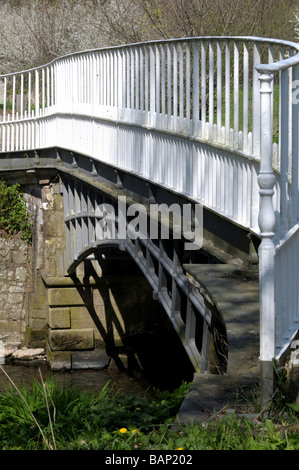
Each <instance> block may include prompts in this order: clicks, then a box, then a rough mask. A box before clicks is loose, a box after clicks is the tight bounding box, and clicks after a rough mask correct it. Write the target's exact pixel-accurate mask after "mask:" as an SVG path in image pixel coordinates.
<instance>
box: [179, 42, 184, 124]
mask: <svg viewBox="0 0 299 470" xmlns="http://www.w3.org/2000/svg"><path fill="white" fill-rule="evenodd" d="M184 85H185V83H184V49H183V43H182V42H180V44H179V119H180V131H182V129H183V119H184Z"/></svg>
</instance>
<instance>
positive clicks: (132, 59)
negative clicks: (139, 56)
mask: <svg viewBox="0 0 299 470" xmlns="http://www.w3.org/2000/svg"><path fill="white" fill-rule="evenodd" d="M130 55H131V57H130V60H131V74H130V78H131V82H130V90H131V92H130V95H131V103H130V108H131V110H132V111H133V110H134V108H135V57H134V49H130ZM131 116H132V114H131Z"/></svg>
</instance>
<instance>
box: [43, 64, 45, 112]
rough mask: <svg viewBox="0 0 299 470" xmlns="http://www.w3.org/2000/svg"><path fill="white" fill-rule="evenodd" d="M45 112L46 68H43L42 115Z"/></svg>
mask: <svg viewBox="0 0 299 470" xmlns="http://www.w3.org/2000/svg"><path fill="white" fill-rule="evenodd" d="M44 114H45V69H42V115H43V116H44Z"/></svg>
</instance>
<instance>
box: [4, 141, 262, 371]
mask: <svg viewBox="0 0 299 470" xmlns="http://www.w3.org/2000/svg"><path fill="white" fill-rule="evenodd" d="M0 167H1V173H2V176H3V177H4V178H5V179H7V180H8V181H10V182H15V181H17V182H19V183H20V184H22V185H23V187H24V188H26V186H27V187H28V186H30V185H31V186H32V185H41V187H43V186H45V185H46V186H47V185H57V188H58V189H56V191H58V192H59V193H60V194H63V199H64V225H65V233H66V235H65V247H66V248H65V250H64V257H62V256H61V253H60V254H59V255H58V256H59V258H60V261H59V263H57V270H56V273H55V276H56V278H57V279H58V280H60V281H57V282H56V281H55V280H54V277H55V276H54V277H53V275H52V277H51V276H50V277H51V279H50V280H49V273H43V278H44V283H45V284H47V282H48V285H47V288H48V289H51V283H52V284H53V285H52V287H53V286H54V285H55V286H56V287H57V286H58V285H59V283H60V284H61V279H63V278H65V279H69V280H70V281H69V282H71V284H72V287H75V289H77V291H81V292H83V293H84V292H88V289H87V287H88V286H87V285H86V284H84V282H83V283H82V278H80V276H79V275H78V268H79V267H80V265H81V264H82V262H84V261H86V260H91V259H95V260H96V259H97V258H99V257H100V256H101V254H103V253H105V250H107V248H109V247H110V248H113V249H115V248H116V249H117V250H119V252H120V253H121V252H122V253H124V252H126V253H127V254H128V255H130V257H131V258H132V259H133V260H134V261H135V262H136V264H137V266H138V268H139V269H140V271H141V272H142V273H143V275H144V277H145V278H146V279H147V281H148V283H149V285H150V287H151V289H152V291H153V297H154V299H155V300H156V301H158V302H159V303H160V304H161V305H162V306H163V308H164V310H165V312H166V313H167V315H168V318H169V320H170V322H171V324H172V326H173V328H174V329H175V331H176V332H177V334H178V337H179V338H180V340H181V342H182V344H183V346H184V348H185V350H186V352H187V354H188V356H189V360H190V362H191V364H192V367H193V369H194V371H195V372H201V373H202V372H207V371H208V370H209V364H210V365H211V363H214V366H215V367H214V368H213V367H212V368H211V367H210V370H209V372H211V371H212V369H213V371H214V372H215V371H218V372H219V371H220V372H222V373H223V372H227V371H228V370H229V372H230V373H232V374H238V373H239V374H240V373H242V374H243V373H245V370H246V367H247V366H246V365H245V364H247V365H248V367H247V370H248V372H250V373H251V372H252V370H253V369H252V370H251V371H249V369H250V368H254V367H255V365H256V363H257V356H258V313H259V310H258V302H257V300H258V282H257V278H256V274H257V248H258V245H259V240H258V238H257V237H256V236H255V235H254V234H252V233H250V232H248V231H246V230H244V229H243V228H242V227H239V226H237V225H236V224H233V223H231V222H229V221H228V220H227V219H225V218H223V217H220V216H219V215H217V214H216V213H214V212H212V211H210V210H208V209H206V208H204V209H203V245H202V247H201V249H200V250H192V251H184V248H183V243H182V240H176V239H175V240H174V239H173V238H170V239H169V240H157V241H150V240H148V239H147V240H138V239H137V240H132V239H126V240H125V241H120V242H117V243H116V242H115V240H109V239H106V240H105V241H103V242H102V243H98V242H96V240H93V241H92V240H91V239H90V237H89V235H85V234H86V233H87V231H86V230H87V228H88V225H90V224H91V225H93V227H95V220H96V217H95V208H96V205H99V204H104V203H109V204H111V205H112V206H113V207H116V205H117V201H118V199H119V197H125V198H126V202H127V205H128V206H129V205H130V204H132V203H139V204H143V205H144V206H148V205H149V204H158V205H159V204H162V203H164V204H167V205H168V206H171V205H172V204H178V205H179V206H180V207H182V205H183V204H186V203H190V204H191V205H194V201H191V200H189V199H188V198H187V197H185V196H184V195H182V194H178V193H174V192H173V191H170V190H168V189H167V188H164V187H161V186H158V185H156V184H153V183H150V182H148V181H146V180H144V179H142V178H141V177H138V176H136V175H134V174H130V173H126V172H124V171H121V170H119V169H117V168H114V167H113V166H111V165H106V164H103V163H100V162H96V161H94V160H92V159H91V158H89V157H87V156H84V155H80V154H74V153H72V152H69V151H66V150H63V149H57V148H55V149H46V150H41V151H34V152H27V153H26V154H24V153H16V152H15V153H12V154H10V155H6V154H5V155H4V154H1V155H0ZM90 201H92V204H91V206H90V205H88V204H90ZM78 208H79V210H78ZM91 208H93V209H91ZM83 209H84V210H85V212H84V210H83ZM83 212H84V213H83ZM211 267H212V271H211ZM248 273H249V274H248ZM248 276H249V277H248ZM212 281H214V282H212ZM55 282H56V284H55ZM249 285H250V286H252V287H250V289H249V291H248V288H249ZM60 287H61V286H60ZM64 287H65V286H64ZM233 288H234V289H235V293H234V294H232V295H230V294H231V293H232V292H233ZM240 292H242V295H241V294H240ZM244 292H245V295H244ZM246 292H247V294H248V295H247V294H246ZM223 293H226V295H225V296H224V297H223V296H222V294H223ZM227 294H229V295H227ZM81 297H82V296H81ZM83 297H84V296H83ZM249 305H250V307H248V306H249ZM61 307H62V305H56V306H55V308H61ZM248 308H249V309H251V311H250V312H248ZM240 313H241V315H240ZM238 318H239V320H238ZM237 325H238V326H237ZM240 325H242V327H241V329H240ZM248 329H249V331H251V332H252V335H253V336H252V335H249V336H248V335H246V331H247V330H248ZM240 333H241V336H240ZM253 338H254V341H252V339H253ZM243 339H244V345H245V343H246V344H247V346H248V344H249V343H251V347H249V349H246V348H247V346H246V347H244V348H243V349H242V350H243V354H244V355H243V358H242V360H241V362H242V367H241V368H240V355H238V354H237V350H239V348H238V347H237V343H238V341H243ZM248 339H250V342H249V343H248ZM211 354H212V356H211ZM223 356H224V357H225V358H224V360H223ZM230 366H231V368H230ZM248 368H249V369H248ZM241 370H242V371H241Z"/></svg>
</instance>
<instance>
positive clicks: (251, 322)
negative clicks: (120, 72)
mask: <svg viewBox="0 0 299 470" xmlns="http://www.w3.org/2000/svg"><path fill="white" fill-rule="evenodd" d="M184 268H185V270H186V272H187V273H188V274H189V275H190V276H191V277H192V278H193V280H194V281H195V282H197V283H198V284H199V285H200V287H201V288H202V289H203V291H205V292H206V294H207V295H208V296H209V297H210V298H211V300H212V301H213V302H214V303H215V304H216V305H217V307H218V310H219V311H220V313H221V315H222V317H223V319H224V321H225V325H226V331H227V340H228V353H229V356H228V368H227V373H226V374H225V375H224V376H223V375H214V374H196V375H195V377H194V385H193V386H192V387H191V390H190V392H189V394H188V395H187V397H186V399H185V401H184V403H183V405H182V407H181V410H180V413H179V419H180V422H186V421H190V420H192V419H195V418H196V419H200V418H202V417H203V416H209V415H210V414H211V413H213V412H214V411H219V410H220V409H222V408H223V407H225V406H226V405H230V406H234V405H235V401H236V393H237V389H238V388H239V389H240V387H241V388H242V389H243V390H244V392H245V391H246V392H249V391H250V390H254V387H255V384H256V383H257V382H258V378H259V370H258V369H259V367H258V356H259V283H258V279H257V276H255V275H254V274H251V273H246V272H242V271H236V268H235V267H234V266H232V265H227V264H210V265H205V264H191V265H185V266H184Z"/></svg>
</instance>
